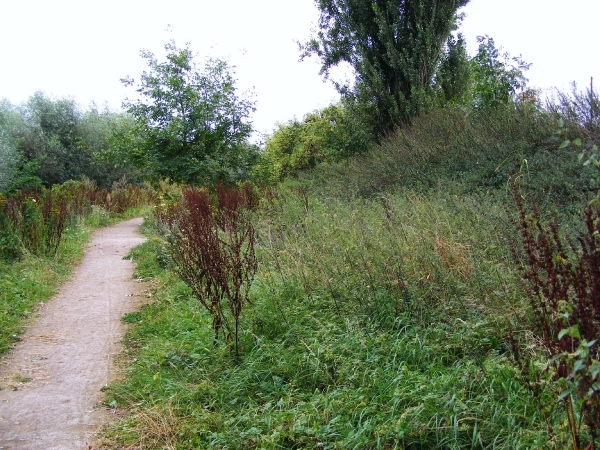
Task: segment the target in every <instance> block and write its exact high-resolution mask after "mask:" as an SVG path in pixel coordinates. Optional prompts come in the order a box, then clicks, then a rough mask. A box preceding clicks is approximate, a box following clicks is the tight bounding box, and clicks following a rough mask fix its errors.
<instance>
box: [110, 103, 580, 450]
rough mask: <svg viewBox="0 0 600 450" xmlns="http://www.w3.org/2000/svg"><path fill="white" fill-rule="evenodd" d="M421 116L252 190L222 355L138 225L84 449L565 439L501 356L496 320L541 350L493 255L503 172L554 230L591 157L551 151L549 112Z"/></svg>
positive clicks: (504, 245) (502, 445)
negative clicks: (366, 149)
mask: <svg viewBox="0 0 600 450" xmlns="http://www.w3.org/2000/svg"><path fill="white" fill-rule="evenodd" d="M435 114H437V116H436V115H433V116H429V117H426V118H423V119H422V120H421V121H419V122H418V123H416V124H415V126H414V127H413V128H412V129H410V130H402V131H401V133H400V134H399V136H396V138H394V139H390V140H389V141H388V142H386V143H384V144H383V145H382V146H381V147H380V148H377V149H375V150H374V151H373V152H371V153H370V154H369V155H367V156H362V157H359V158H356V159H353V160H350V161H347V162H345V163H341V164H338V165H328V166H321V167H318V168H317V169H316V170H315V171H312V172H310V173H307V174H304V175H303V176H301V177H300V178H299V179H296V180H288V181H287V182H285V183H283V184H282V185H280V186H278V187H277V188H276V189H273V190H270V191H265V194H264V198H263V203H262V206H261V209H260V211H259V213H258V215H257V219H256V220H257V222H256V223H257V232H258V241H257V244H256V248H257V257H258V261H259V270H258V273H257V275H256V277H255V281H254V284H253V287H252V290H251V300H252V306H250V307H249V308H247V309H246V310H245V311H244V312H243V313H242V324H241V331H240V335H241V336H240V353H241V357H239V358H235V357H232V355H231V354H230V351H229V350H228V348H227V347H226V346H223V345H221V346H217V347H213V336H212V330H211V319H210V318H209V317H208V316H207V315H206V313H205V312H203V310H202V308H201V306H200V305H199V303H198V302H197V301H195V300H194V299H193V298H192V296H191V293H190V291H189V289H188V287H187V286H186V285H185V284H184V283H183V282H182V281H181V280H180V279H179V278H178V277H177V276H176V275H175V274H174V271H173V270H172V266H171V264H172V262H171V261H170V259H169V255H168V253H166V252H165V247H164V246H163V245H162V239H163V237H162V236H161V235H160V234H159V233H158V231H157V229H156V228H154V227H153V224H152V223H151V222H147V223H146V225H145V231H144V232H145V233H146V234H147V236H148V237H149V240H148V241H147V242H146V243H144V244H142V245H141V246H140V247H138V248H136V249H135V250H134V251H133V252H132V257H133V258H134V259H135V260H136V262H137V271H138V273H137V274H136V275H135V276H138V277H144V278H152V279H153V283H154V290H155V292H154V294H153V297H152V298H153V299H154V300H153V303H151V304H149V305H146V306H144V307H142V309H141V310H140V311H138V312H135V313H131V314H128V315H127V316H125V318H124V320H125V321H126V322H127V323H130V324H131V325H132V327H131V328H130V330H129V332H128V333H127V335H126V338H125V341H124V343H125V347H126V351H125V353H124V356H123V358H124V359H125V367H126V369H125V378H124V379H123V380H121V381H120V382H118V383H115V384H113V385H111V386H109V388H108V389H107V390H106V403H107V404H109V405H113V406H116V409H117V411H118V412H120V414H121V417H122V419H121V420H119V421H117V422H116V423H115V424H112V425H111V426H110V427H109V428H107V429H106V430H105V437H104V440H103V442H102V448H106V449H109V448H111V449H112V448H115V449H116V448H118V449H139V448H165V449H253V448H255V449H300V448H308V449H312V448H325V449H530V448H557V449H560V448H566V447H567V446H568V445H569V435H568V429H567V422H566V421H565V417H564V415H563V413H562V408H561V407H560V404H559V403H558V402H557V401H556V399H557V393H556V392H555V391H554V390H553V389H552V388H551V385H550V384H545V385H542V389H541V391H540V393H539V395H538V396H537V397H536V396H534V395H533V394H532V392H531V391H530V390H528V389H527V388H526V387H525V383H523V380H522V379H521V373H520V372H519V371H518V370H517V369H516V368H515V364H514V362H513V361H512V359H511V348H510V339H509V333H510V330H512V331H513V332H514V333H515V335H516V336H517V337H518V338H519V339H520V341H521V342H522V344H523V347H524V349H525V351H527V352H529V353H530V354H531V355H532V360H533V362H534V364H538V365H542V364H543V357H539V356H536V355H538V354H537V353H536V351H537V349H538V347H537V341H536V337H535V336H534V335H533V334H532V333H531V329H532V328H531V326H530V325H531V315H530V313H529V308H528V300H527V298H526V294H525V290H524V286H523V283H522V274H521V273H520V272H519V271H518V269H517V264H516V262H515V260H514V259H513V256H512V252H511V247H512V246H518V245H519V240H518V239H519V238H518V234H517V231H516V228H515V226H514V224H513V223H512V222H511V217H514V212H511V211H514V204H513V200H512V197H511V196H512V194H511V190H510V180H516V182H517V184H518V185H519V187H520V189H521V190H520V193H521V195H523V196H524V197H525V198H526V200H527V201H535V200H542V202H541V204H542V208H543V212H544V213H545V214H546V215H547V216H557V217H558V219H559V221H560V225H561V230H562V232H563V233H565V234H571V233H573V231H574V230H575V229H577V227H578V226H579V225H578V219H577V218H578V214H579V213H580V212H581V210H582V208H583V205H584V204H585V201H586V199H587V198H588V197H589V195H590V192H591V190H590V189H589V187H588V184H587V179H588V178H589V176H588V175H589V174H588V173H587V172H586V170H583V169H580V168H579V170H578V166H577V164H578V163H577V158H576V155H574V154H571V153H568V152H566V151H557V150H555V149H556V147H557V146H558V144H557V143H555V142H554V141H553V140H552V138H551V137H548V136H551V135H552V132H553V130H554V124H553V122H552V120H553V119H552V118H551V117H545V118H544V117H541V116H539V115H535V114H534V115H528V114H531V113H527V112H523V111H520V110H517V111H513V112H512V115H511V113H510V111H506V110H504V111H502V110H501V111H496V112H495V113H494V114H495V115H488V116H485V117H475V118H466V117H465V116H464V112H461V111H457V110H442V111H438V112H436V113H435ZM523 161H526V164H524V163H523ZM572 175H576V176H572ZM540 401H541V402H543V404H544V408H540V407H539V406H540V403H539V402H540ZM548 425H551V427H552V428H553V432H552V433H550V432H549V427H548Z"/></svg>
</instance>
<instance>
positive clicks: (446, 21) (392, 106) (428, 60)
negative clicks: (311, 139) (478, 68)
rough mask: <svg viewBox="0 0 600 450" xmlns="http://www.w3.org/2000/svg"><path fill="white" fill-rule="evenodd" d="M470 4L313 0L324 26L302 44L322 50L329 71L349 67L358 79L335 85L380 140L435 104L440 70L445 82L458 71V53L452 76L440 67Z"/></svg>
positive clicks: (461, 0)
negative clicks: (460, 15)
mask: <svg viewBox="0 0 600 450" xmlns="http://www.w3.org/2000/svg"><path fill="white" fill-rule="evenodd" d="M467 3H469V0H442V1H432V0H401V1H390V0H376V1H373V2H360V1H353V0H315V4H316V5H317V7H318V9H319V11H320V18H319V31H318V33H317V35H316V37H313V38H312V39H311V40H310V41H309V42H308V43H306V44H304V45H303V47H302V50H303V57H307V56H310V55H316V56H318V57H319V58H320V59H321V63H322V66H321V73H322V74H326V75H327V74H328V73H329V71H330V70H331V68H332V67H335V66H337V65H339V64H341V63H347V64H349V65H350V66H351V68H352V70H353V71H354V74H355V79H354V85H353V86H352V87H350V86H348V85H343V86H341V85H338V86H337V87H338V90H339V91H340V93H341V94H342V96H343V100H344V102H345V104H346V105H347V107H348V108H349V109H351V110H352V111H353V115H355V116H356V117H360V119H361V121H362V123H363V124H364V126H365V127H367V128H368V129H369V130H370V132H371V134H372V136H373V137H374V138H375V139H376V140H379V139H380V138H382V137H383V136H385V135H386V134H388V133H391V132H393V131H394V129H395V127H396V126H397V125H398V124H400V123H410V121H411V119H412V118H413V117H415V116H416V115H418V114H420V113H422V112H424V111H427V110H428V109H429V107H430V106H431V105H432V104H434V101H435V96H436V95H435V92H436V83H437V82H438V81H440V79H444V77H443V75H446V78H445V80H446V81H448V79H449V77H450V76H452V77H454V76H455V75H456V76H460V74H461V71H460V67H459V66H460V62H461V60H460V59H458V60H457V59H454V62H455V64H452V71H451V72H452V73H451V74H450V73H449V71H448V70H446V71H441V72H440V66H441V63H442V61H443V60H444V57H446V56H455V55H456V54H457V53H456V52H453V51H449V52H448V54H446V53H445V52H444V47H445V46H446V43H447V41H448V38H449V36H450V33H451V32H452V30H453V29H455V28H456V25H457V21H458V20H459V18H458V16H457V11H458V10H459V9H460V8H462V7H463V6H465V5H466V4H467ZM460 42H462V41H459V43H460ZM453 48H454V47H452V46H451V47H450V50H453ZM456 63H459V64H456ZM448 67H449V66H448V65H447V68H448ZM436 78H438V79H436ZM452 84H453V86H454V87H455V88H456V87H458V86H460V83H456V82H454V83H452Z"/></svg>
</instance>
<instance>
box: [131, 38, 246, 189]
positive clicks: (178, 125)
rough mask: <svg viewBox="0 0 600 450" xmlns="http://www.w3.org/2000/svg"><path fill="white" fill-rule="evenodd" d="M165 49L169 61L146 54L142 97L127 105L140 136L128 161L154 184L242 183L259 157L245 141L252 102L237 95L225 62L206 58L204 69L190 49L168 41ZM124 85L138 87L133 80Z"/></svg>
mask: <svg viewBox="0 0 600 450" xmlns="http://www.w3.org/2000/svg"><path fill="white" fill-rule="evenodd" d="M165 50H166V51H167V56H166V61H165V62H159V61H158V60H157V59H156V57H155V56H154V55H153V54H152V53H150V52H148V51H142V57H143V58H144V59H145V60H146V61H147V63H148V67H149V72H143V73H142V75H141V79H140V81H139V83H138V85H137V89H136V91H137V92H138V94H140V97H141V98H139V99H137V100H136V101H130V100H126V102H125V106H126V107H127V111H128V113H129V114H131V116H132V117H133V119H134V121H135V122H134V124H135V131H136V133H135V136H136V138H137V139H136V140H134V141H133V142H130V144H129V145H128V146H126V147H125V153H126V157H128V158H129V160H130V161H131V162H132V163H137V164H138V165H140V166H142V167H143V168H144V169H147V170H148V172H149V176H150V177H151V178H152V179H153V180H155V181H158V180H161V179H165V178H169V179H171V180H172V181H175V182H181V183H187V184H210V183H211V182H215V181H231V180H236V179H239V178H240V177H241V176H243V175H244V174H245V172H246V171H247V170H248V168H249V165H250V163H251V162H252V160H253V159H254V158H255V157H256V153H257V149H256V148H254V146H252V145H249V144H248V143H247V140H248V138H249V136H250V133H251V132H252V126H251V125H250V123H249V121H248V116H249V115H250V113H251V112H253V111H254V104H253V103H252V102H251V101H249V100H247V99H243V98H240V97H238V94H237V92H236V88H235V79H234V78H233V74H232V69H231V68H230V67H228V65H227V63H226V62H225V61H221V60H212V59H209V60H206V61H205V63H204V67H203V70H200V69H199V68H198V67H197V66H196V65H195V62H194V54H193V52H192V50H191V49H190V48H189V47H188V46H186V47H185V48H177V46H176V45H175V43H174V42H168V43H166V44H165ZM122 81H123V83H124V84H125V85H133V84H135V81H134V80H133V79H125V80H122ZM127 155H131V156H127Z"/></svg>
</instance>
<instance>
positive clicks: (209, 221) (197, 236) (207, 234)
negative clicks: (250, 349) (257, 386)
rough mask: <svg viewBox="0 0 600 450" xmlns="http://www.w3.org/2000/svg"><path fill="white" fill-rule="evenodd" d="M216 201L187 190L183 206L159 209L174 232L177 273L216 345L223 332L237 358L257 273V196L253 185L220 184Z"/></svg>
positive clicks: (171, 239) (172, 247) (204, 193)
mask: <svg viewBox="0 0 600 450" xmlns="http://www.w3.org/2000/svg"><path fill="white" fill-rule="evenodd" d="M215 197H216V198H212V199H211V197H210V196H209V194H208V192H207V191H205V190H198V189H195V188H186V189H184V190H183V193H182V197H181V203H179V204H174V205H171V206H170V207H169V208H168V209H167V210H166V211H162V210H160V209H159V215H158V218H159V221H160V222H161V223H162V224H163V225H164V226H166V228H167V230H168V232H169V233H170V234H169V242H170V246H169V248H170V252H171V255H172V258H173V261H174V262H175V270H176V272H177V273H178V274H179V276H180V277H181V279H182V280H183V281H185V283H186V284H187V285H188V286H189V287H190V289H191V290H192V292H193V293H194V295H195V297H196V298H197V299H198V300H199V301H200V303H201V304H202V305H203V306H204V307H205V308H206V310H207V311H208V312H209V313H210V314H211V316H212V317H213V331H214V333H215V337H214V339H215V344H216V343H217V342H218V339H219V334H220V332H221V330H223V333H224V337H225V341H226V342H229V341H230V340H231V338H232V337H233V343H234V348H235V353H236V355H238V354H239V348H238V347H239V345H238V344H239V337H238V333H239V320H240V315H241V312H242V309H243V306H244V305H245V304H247V303H249V298H248V290H249V289H250V285H251V284H252V280H253V277H254V274H255V272H256V269H257V262H256V255H255V252H254V241H255V236H254V234H255V232H254V226H253V224H252V215H251V213H252V211H253V210H254V209H255V208H256V206H257V204H258V198H257V195H256V193H255V192H254V191H253V189H252V188H251V186H250V185H249V184H245V185H243V186H242V187H241V188H236V187H228V186H225V185H222V184H219V185H218V186H217V188H216V195H215ZM225 307H227V308H228V310H229V313H230V314H229V315H228V314H226V312H225ZM232 322H233V323H232Z"/></svg>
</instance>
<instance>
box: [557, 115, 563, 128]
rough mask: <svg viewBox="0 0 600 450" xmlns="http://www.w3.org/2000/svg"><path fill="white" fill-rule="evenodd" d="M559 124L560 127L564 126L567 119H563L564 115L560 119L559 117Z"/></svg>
mask: <svg viewBox="0 0 600 450" xmlns="http://www.w3.org/2000/svg"><path fill="white" fill-rule="evenodd" d="M558 126H559V128H562V127H564V126H565V121H564V120H563V119H562V117H561V118H560V119H558Z"/></svg>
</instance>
